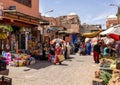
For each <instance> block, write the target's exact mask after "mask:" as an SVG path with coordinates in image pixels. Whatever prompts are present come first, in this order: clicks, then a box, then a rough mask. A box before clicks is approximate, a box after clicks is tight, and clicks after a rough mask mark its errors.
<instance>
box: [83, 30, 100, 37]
mask: <svg viewBox="0 0 120 85" xmlns="http://www.w3.org/2000/svg"><path fill="white" fill-rule="evenodd" d="M100 32H102V30H99V31H95V32H91V33H83V34H82V36H84V37H87V38H94V37H96V36H98V35H99V34H100Z"/></svg>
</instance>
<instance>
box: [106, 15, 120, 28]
mask: <svg viewBox="0 0 120 85" xmlns="http://www.w3.org/2000/svg"><path fill="white" fill-rule="evenodd" d="M117 24H120V20H119V19H118V17H117V16H115V15H110V16H108V17H107V19H106V28H107V29H108V28H110V27H112V26H115V25H117Z"/></svg>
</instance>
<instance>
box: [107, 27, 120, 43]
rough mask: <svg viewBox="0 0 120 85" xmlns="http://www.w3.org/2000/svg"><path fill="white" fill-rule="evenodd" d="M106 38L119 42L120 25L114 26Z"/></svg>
mask: <svg viewBox="0 0 120 85" xmlns="http://www.w3.org/2000/svg"><path fill="white" fill-rule="evenodd" d="M108 36H110V37H111V38H113V39H114V40H116V41H119V40H120V25H116V26H114V29H112V30H111V31H110V32H109V33H108Z"/></svg>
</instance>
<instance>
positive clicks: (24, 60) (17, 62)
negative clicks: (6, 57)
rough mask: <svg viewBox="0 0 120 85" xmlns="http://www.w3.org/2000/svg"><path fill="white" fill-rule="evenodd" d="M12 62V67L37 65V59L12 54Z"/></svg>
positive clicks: (25, 55)
mask: <svg viewBox="0 0 120 85" xmlns="http://www.w3.org/2000/svg"><path fill="white" fill-rule="evenodd" d="M12 60H13V61H12V62H10V65H11V66H16V67H20V66H26V65H31V64H34V63H35V59H34V58H33V57H31V56H30V55H27V54H15V53H14V54H12Z"/></svg>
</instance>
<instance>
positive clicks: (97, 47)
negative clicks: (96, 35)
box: [93, 42, 101, 63]
mask: <svg viewBox="0 0 120 85" xmlns="http://www.w3.org/2000/svg"><path fill="white" fill-rule="evenodd" d="M100 46H101V43H99V42H98V43H97V44H96V45H94V47H93V58H94V61H95V63H99V55H100V53H101V51H100Z"/></svg>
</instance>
